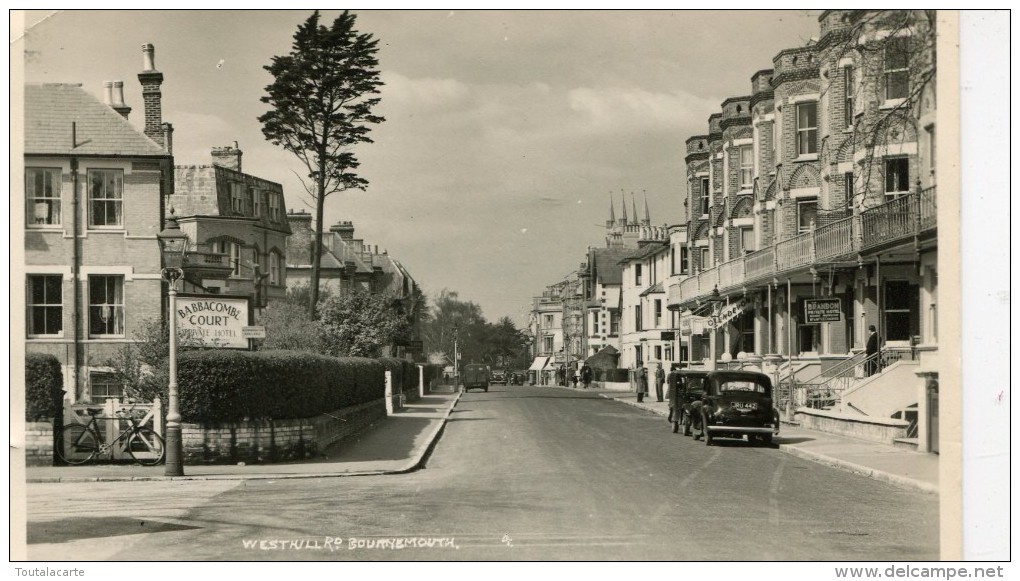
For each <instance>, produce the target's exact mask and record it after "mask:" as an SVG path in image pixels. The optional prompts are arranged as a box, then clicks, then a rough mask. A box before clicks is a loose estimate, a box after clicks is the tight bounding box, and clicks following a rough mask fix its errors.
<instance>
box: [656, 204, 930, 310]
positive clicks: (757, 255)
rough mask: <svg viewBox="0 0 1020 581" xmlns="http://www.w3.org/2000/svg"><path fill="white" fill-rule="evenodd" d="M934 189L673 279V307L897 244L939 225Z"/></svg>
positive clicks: (669, 300) (671, 298)
mask: <svg viewBox="0 0 1020 581" xmlns="http://www.w3.org/2000/svg"><path fill="white" fill-rule="evenodd" d="M937 213H938V206H937V204H936V188H935V186H932V187H930V188H926V189H924V190H921V189H918V191H917V192H916V193H910V194H906V195H904V196H900V197H898V198H896V199H894V200H890V201H889V202H886V203H884V204H882V205H880V206H876V207H874V208H870V209H868V210H865V211H863V212H861V213H860V214H859V215H857V216H851V217H849V218H844V219H842V220H837V221H835V222H832V223H830V224H826V225H825V226H821V227H818V228H815V229H813V230H812V231H810V232H805V233H803V234H798V235H797V236H794V237H793V238H789V239H787V240H782V241H780V242H778V243H776V244H774V245H772V246H768V247H766V248H762V249H761V250H758V251H756V252H752V253H750V254H747V255H745V256H741V257H740V258H737V259H735V260H731V261H729V262H725V263H723V264H720V265H719V266H717V267H716V268H711V269H708V270H704V271H702V272H700V273H698V274H697V275H691V276H688V277H686V278H681V277H679V276H678V277H674V279H672V280H671V281H670V286H669V288H668V303H667V304H669V305H680V304H683V303H686V302H688V301H692V300H695V299H698V298H700V297H704V296H706V295H708V294H709V293H711V292H712V289H714V288H716V287H718V288H719V289H720V290H724V289H730V288H734V287H739V286H742V285H744V284H746V283H747V282H749V281H760V280H762V279H767V278H770V277H773V276H776V275H778V274H780V273H784V272H789V271H792V270H795V269H798V268H804V267H808V266H812V265H814V264H816V263H818V262H830V263H831V262H835V261H839V260H846V259H849V258H850V257H852V256H855V255H857V254H860V253H862V252H865V251H868V250H870V249H874V248H878V247H882V246H890V245H895V244H897V243H903V242H905V241H907V240H910V239H913V238H914V237H915V236H917V235H918V234H920V233H923V232H928V231H931V230H933V229H935V228H936V227H937Z"/></svg>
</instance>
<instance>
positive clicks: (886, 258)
mask: <svg viewBox="0 0 1020 581" xmlns="http://www.w3.org/2000/svg"><path fill="white" fill-rule="evenodd" d="M819 23H820V37H819V38H818V39H812V40H811V41H809V42H808V43H807V44H806V45H805V46H801V47H795V48H790V49H786V50H783V51H780V52H779V54H777V55H776V56H775V57H774V58H773V61H772V68H771V69H764V70H759V71H757V72H755V73H754V74H753V75H752V76H751V87H750V89H751V93H750V95H748V96H741V97H734V98H730V99H726V100H725V101H723V103H722V104H721V112H716V113H713V114H712V115H711V116H710V117H709V119H708V131H707V133H706V134H704V135H696V136H692V137H690V138H689V139H687V141H686V156H685V162H686V166H687V191H688V195H687V199H686V200H685V202H684V205H685V210H686V212H685V213H686V220H687V222H686V226H687V232H689V233H690V240H689V242H687V246H688V247H689V252H690V264H691V271H690V272H689V273H686V274H685V273H681V274H678V275H675V276H673V277H671V279H670V281H669V283H668V284H667V289H668V295H669V299H668V302H669V307H670V308H671V309H675V310H677V311H678V312H679V313H681V315H682V320H681V326H682V327H685V328H687V329H698V328H703V326H701V327H699V325H700V323H701V322H703V321H704V320H705V317H706V316H707V315H711V314H718V315H719V317H718V321H717V322H718V323H719V324H720V327H719V328H720V332H719V333H718V335H717V336H718V338H719V340H718V341H717V342H716V352H715V353H709V352H708V350H707V347H708V344H709V342H708V341H703V340H700V339H699V340H694V337H692V341H691V345H692V352H691V357H692V359H693V360H694V361H695V362H698V361H702V360H705V361H715V360H723V361H727V360H730V359H737V358H748V359H752V360H754V359H757V360H758V361H759V362H761V361H762V360H763V359H765V360H768V359H769V358H770V357H772V358H774V359H775V360H777V361H778V360H780V359H782V360H783V361H785V368H784V369H785V371H784V373H786V375H787V376H790V375H792V374H794V373H796V374H798V376H799V377H804V376H810V375H811V374H812V373H813V372H814V371H818V372H819V374H824V373H829V374H830V375H833V376H836V375H839V373H840V372H838V371H833V370H834V369H838V368H839V366H840V365H844V363H843V362H845V361H848V357H850V356H851V355H853V354H855V353H858V352H860V351H863V350H864V347H865V343H866V341H867V337H868V328H869V326H871V325H874V326H875V327H877V329H878V334H879V336H880V337H882V338H883V339H884V343H885V345H884V346H885V349H886V351H888V352H889V354H888V355H885V354H883V357H885V358H886V361H892V360H895V359H901V360H902V361H901V362H900V363H901V364H899V365H896V366H895V367H896V369H895V371H896V373H893V371H894V367H893V366H890V367H889V374H888V375H889V377H890V381H888V382H886V383H892V384H898V385H900V386H901V387H900V388H899V389H900V392H901V393H899V394H898V395H890V393H891V392H890V391H887V392H885V397H884V398H877V397H872V396H870V395H869V394H868V389H871V390H872V391H874V390H877V389H885V388H889V389H890V390H893V391H895V389H896V388H895V387H894V386H889V385H882V383H881V381H878V380H872V381H870V384H872V385H871V387H870V388H867V386H865V385H863V384H861V385H855V386H854V388H853V390H849V391H854V394H855V397H857V399H856V400H854V401H855V402H856V403H853V404H852V405H851V407H853V409H854V410H856V412H859V413H862V414H864V415H873V416H879V417H883V418H888V417H890V416H896V417H900V418H913V417H915V416H916V417H918V420H919V422H920V423H921V424H923V422H924V420H923V417H924V416H925V413H926V410H925V405H926V404H925V401H924V400H926V399H927V398H928V397H929V395H930V394H925V392H924V389H925V388H924V387H923V385H924V383H925V382H924V381H922V380H920V379H918V377H917V376H916V375H915V374H922V375H923V374H927V375H925V376H926V377H927V378H928V379H932V378H933V377H937V371H936V372H934V375H932V373H931V372H930V369H928V363H927V361H928V360H930V359H931V358H932V357H933V356H934V354H936V353H937V294H938V293H937V268H938V266H937V265H938V251H937V228H936V227H937V224H936V221H935V208H936V197H935V194H936V188H935V163H934V152H935V97H934V95H935V67H934V37H935V30H934V21H933V20H931V18H930V15H929V14H928V13H926V12H923V11H889V12H882V13H875V12H865V11H857V10H829V11H825V12H823V13H822V15H821V16H820V18H819ZM950 195H958V193H957V192H950ZM714 291H718V294H719V298H720V299H721V301H722V304H721V305H716V304H713V303H712V302H710V301H709V300H708V299H711V298H712V296H713V292H714ZM819 299H821V300H822V301H823V302H819ZM823 303H824V304H827V305H829V306H830V307H833V308H834V309H836V311H838V312H830V313H829V315H828V316H827V317H826V318H825V320H824V321H820V318H821V317H820V316H819V315H817V314H814V313H813V314H808V309H814V308H816V307H817V306H818V305H821V304H823ZM714 309H721V310H715V312H713V310H714ZM849 363H850V364H851V365H852V364H853V362H852V361H851V362H849ZM848 369H850V368H849V367H848ZM926 369H928V370H926ZM851 372H852V371H851ZM780 375H781V374H780ZM883 375H885V373H883ZM911 377H912V378H913V380H912V381H902V379H903V378H908V379H909V378H911ZM918 385H921V386H922V387H921V388H918V387H917V386H918ZM935 385H936V386H937V381H936V382H935ZM929 387H931V386H930V382H929ZM844 400H847V398H846V397H844ZM881 400H884V401H881ZM919 431H922V432H923V426H922V427H921V428H919ZM918 437H919V440H920V441H921V445H920V447H921V449H927V448H926V447H925V446H926V445H927V444H930V443H931V442H932V441H937V440H933V439H931V437H930V435H929V436H926V435H924V434H921V435H919V436H918ZM926 438H927V439H926Z"/></svg>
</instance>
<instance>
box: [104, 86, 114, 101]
mask: <svg viewBox="0 0 1020 581" xmlns="http://www.w3.org/2000/svg"><path fill="white" fill-rule="evenodd" d="M103 103H106V104H107V105H110V106H112V105H113V81H103Z"/></svg>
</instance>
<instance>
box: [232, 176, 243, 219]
mask: <svg viewBox="0 0 1020 581" xmlns="http://www.w3.org/2000/svg"><path fill="white" fill-rule="evenodd" d="M242 192H243V190H242V187H241V184H239V183H237V182H230V211H231V212H232V213H234V214H244V196H243V193H242Z"/></svg>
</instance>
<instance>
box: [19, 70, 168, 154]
mask: <svg viewBox="0 0 1020 581" xmlns="http://www.w3.org/2000/svg"><path fill="white" fill-rule="evenodd" d="M72 123H74V124H75V130H74V138H75V141H76V143H75V144H72V143H71V138H72V132H71V124H72ZM25 153H26V154H52V155H110V156H148V157H152V156H165V157H169V156H170V154H169V153H167V152H166V151H165V150H164V149H163V147H162V146H160V145H159V144H157V143H156V142H155V141H153V140H151V139H149V137H148V136H146V135H145V134H144V133H142V132H141V131H139V130H138V129H137V128H135V126H134V125H132V124H131V123H129V122H128V120H127V119H125V118H124V117H122V116H121V115H120V113H117V112H116V111H114V110H113V109H111V108H110V106H109V105H106V104H104V103H102V102H101V101H99V99H97V98H95V97H94V96H92V94H90V93H88V92H87V91H85V90H84V89H82V87H81V85H80V84H66V83H60V84H58V83H46V84H28V85H25Z"/></svg>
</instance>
